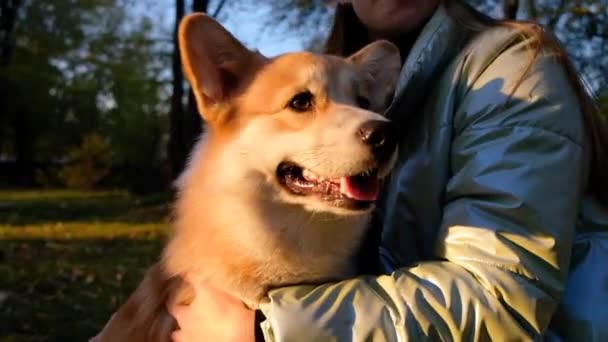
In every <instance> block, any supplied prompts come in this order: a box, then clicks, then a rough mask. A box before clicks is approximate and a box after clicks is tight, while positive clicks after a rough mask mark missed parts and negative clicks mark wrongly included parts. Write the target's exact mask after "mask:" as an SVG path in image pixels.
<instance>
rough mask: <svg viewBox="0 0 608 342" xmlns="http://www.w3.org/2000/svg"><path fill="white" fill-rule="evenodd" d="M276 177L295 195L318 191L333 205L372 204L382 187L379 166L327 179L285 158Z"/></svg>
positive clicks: (363, 206)
mask: <svg viewBox="0 0 608 342" xmlns="http://www.w3.org/2000/svg"><path fill="white" fill-rule="evenodd" d="M277 178H278V180H279V183H280V184H281V185H282V186H283V187H284V188H286V189H287V190H288V191H290V192H291V193H293V194H295V195H301V196H306V195H316V196H319V197H320V198H321V199H322V200H324V201H326V202H330V203H331V204H333V205H334V206H338V207H342V208H346V209H353V210H364V209H367V208H369V207H370V206H371V205H372V204H373V203H374V201H375V200H376V199H377V198H378V193H379V191H380V180H379V178H378V172H377V170H373V171H370V172H366V173H365V174H357V175H350V176H343V177H339V178H331V179H328V178H322V177H319V176H318V175H316V174H314V173H313V172H312V171H310V170H307V169H304V168H302V167H300V166H299V165H297V164H294V163H291V162H283V163H281V164H280V165H279V167H278V168H277Z"/></svg>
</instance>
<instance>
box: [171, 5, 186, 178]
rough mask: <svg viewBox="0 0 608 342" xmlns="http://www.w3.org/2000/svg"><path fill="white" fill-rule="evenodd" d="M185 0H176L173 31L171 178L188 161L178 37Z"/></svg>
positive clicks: (176, 174) (178, 172) (175, 175)
mask: <svg viewBox="0 0 608 342" xmlns="http://www.w3.org/2000/svg"><path fill="white" fill-rule="evenodd" d="M184 7H185V5H184V0H176V1H175V28H174V31H173V70H172V71H173V84H172V85H173V94H172V95H171V109H170V113H169V121H170V133H169V146H168V156H169V160H170V163H171V178H172V179H175V178H177V176H179V174H180V173H181V171H182V169H183V168H184V164H185V161H186V150H185V148H184V136H183V126H184V105H183V96H184V75H183V73H182V66H181V58H180V53H179V41H178V37H177V33H178V28H179V23H180V21H181V20H182V18H183V16H184V11H185V9H184Z"/></svg>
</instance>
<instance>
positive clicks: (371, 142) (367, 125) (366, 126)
mask: <svg viewBox="0 0 608 342" xmlns="http://www.w3.org/2000/svg"><path fill="white" fill-rule="evenodd" d="M357 137H358V138H359V139H360V140H361V142H362V143H364V144H365V145H368V146H369V147H371V148H372V151H373V153H374V155H375V156H376V158H378V159H379V160H384V159H386V158H389V157H390V156H391V155H392V153H393V152H394V151H395V148H396V147H397V136H396V132H395V129H394V125H392V124H391V123H390V122H388V121H381V120H370V121H366V122H364V123H363V124H361V126H359V129H358V130H357Z"/></svg>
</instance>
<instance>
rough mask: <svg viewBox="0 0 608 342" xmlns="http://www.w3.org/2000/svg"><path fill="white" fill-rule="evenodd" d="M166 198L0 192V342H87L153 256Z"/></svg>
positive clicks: (165, 213) (159, 242) (162, 229)
mask: <svg viewBox="0 0 608 342" xmlns="http://www.w3.org/2000/svg"><path fill="white" fill-rule="evenodd" d="M169 205H170V197H169V196H167V195H164V194H155V195H146V196H136V195H132V194H129V193H126V192H123V191H104V192H78V191H65V190H44V191H40V190H31V191H25V190H19V191H6V190H0V342H5V341H87V340H88V338H89V337H91V336H93V335H94V334H95V333H96V332H97V331H98V330H99V329H100V328H101V327H102V326H103V324H104V323H105V321H106V320H107V319H108V318H109V317H110V315H111V313H112V312H113V311H114V310H115V309H116V308H117V306H118V305H119V304H120V303H122V302H124V300H125V299H126V297H127V296H128V294H129V293H130V292H131V291H132V290H133V289H134V287H135V286H136V285H137V283H138V282H139V281H140V280H141V277H142V274H143V272H144V271H145V269H146V267H147V266H149V265H150V264H151V263H152V262H153V261H154V260H155V259H156V258H157V257H158V255H159V252H160V250H161V248H162V244H163V241H164V240H165V237H166V229H167V226H168V217H169V214H168V213H169Z"/></svg>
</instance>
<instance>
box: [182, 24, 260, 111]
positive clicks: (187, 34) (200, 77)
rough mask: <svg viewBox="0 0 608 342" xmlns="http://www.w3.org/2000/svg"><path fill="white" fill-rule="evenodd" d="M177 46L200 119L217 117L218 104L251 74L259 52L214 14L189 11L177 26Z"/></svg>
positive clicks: (258, 57)
mask: <svg viewBox="0 0 608 342" xmlns="http://www.w3.org/2000/svg"><path fill="white" fill-rule="evenodd" d="M178 37H179V49H180V54H181V60H182V64H183V67H184V74H185V75H186V79H187V80H188V82H190V85H191V86H192V90H193V92H194V95H195V97H196V102H197V106H198V110H199V112H200V113H201V115H202V116H203V119H204V120H206V121H208V122H213V121H216V120H217V119H218V118H217V116H218V114H219V113H221V112H222V111H221V110H219V108H221V105H222V104H223V103H225V102H226V101H227V100H229V99H230V98H231V97H232V96H233V95H234V94H235V93H236V92H237V91H238V90H239V88H240V87H242V86H243V83H244V82H246V80H247V79H248V78H250V75H249V74H248V73H249V72H250V70H251V68H252V65H253V64H255V63H256V62H259V61H260V59H261V58H262V56H261V55H259V54H257V53H255V52H253V51H250V50H248V49H247V48H246V47H245V46H244V45H243V44H241V43H240V42H239V41H238V40H237V39H236V38H235V37H234V36H233V35H232V34H230V32H228V31H227V30H226V29H225V28H224V27H222V25H220V24H219V23H218V22H217V21H215V20H214V19H213V18H211V17H209V16H207V15H205V14H202V13H196V14H190V15H188V16H186V17H184V19H183V20H182V22H181V23H180V26H179V34H178Z"/></svg>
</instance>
